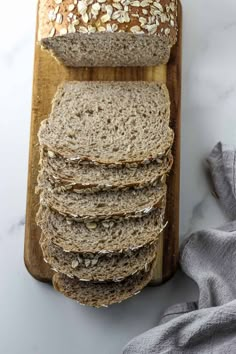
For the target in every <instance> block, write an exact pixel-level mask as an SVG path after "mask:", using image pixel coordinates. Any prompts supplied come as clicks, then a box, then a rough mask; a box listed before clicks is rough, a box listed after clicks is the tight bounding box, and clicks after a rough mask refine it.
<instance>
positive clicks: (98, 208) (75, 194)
mask: <svg viewBox="0 0 236 354" xmlns="http://www.w3.org/2000/svg"><path fill="white" fill-rule="evenodd" d="M42 179H43V182H42V183H41V185H44V188H43V190H42V192H41V194H40V204H41V205H43V206H46V207H49V208H51V209H53V210H55V211H57V212H59V213H60V214H62V215H65V216H71V217H73V218H75V219H77V220H78V221H79V220H99V219H110V218H119V217H122V216H123V217H140V216H142V215H146V214H148V213H149V212H151V211H152V210H154V209H157V208H159V207H160V205H161V203H162V201H163V199H164V198H165V197H166V191H167V187H166V184H165V183H163V184H161V185H157V186H156V185H155V186H153V185H152V186H148V187H144V188H126V189H120V190H109V191H98V192H85V191H84V190H82V191H81V190H74V189H72V190H64V189H63V190H60V191H59V192H58V191H57V190H54V189H53V186H52V185H51V184H50V181H49V179H47V176H42Z"/></svg>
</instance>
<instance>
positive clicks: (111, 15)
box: [38, 0, 177, 46]
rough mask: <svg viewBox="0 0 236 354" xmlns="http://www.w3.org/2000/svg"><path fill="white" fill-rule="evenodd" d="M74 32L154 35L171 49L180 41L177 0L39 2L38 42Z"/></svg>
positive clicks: (63, 0) (48, 0) (50, 0)
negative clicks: (74, 2)
mask: <svg viewBox="0 0 236 354" xmlns="http://www.w3.org/2000/svg"><path fill="white" fill-rule="evenodd" d="M58 3H59V1H58ZM94 4H96V5H95V6H94ZM96 7H97V9H98V8H99V10H97V11H96V10H95V9H96ZM143 10H144V11H143ZM119 14H120V16H119ZM104 16H105V17H104ZM101 31H102V32H101ZM75 32H78V33H81V34H88V33H89V35H93V34H94V33H96V32H100V33H103V32H108V33H111V32H118V33H119V32H121V33H123V32H125V33H130V34H134V35H153V36H159V37H161V38H163V39H164V40H165V41H166V44H167V45H169V46H172V45H173V44H175V42H176V39H177V0H160V1H155V0H150V1H146V0H144V1H137V0H136V1H135V0H131V1H129V0H120V1H114V2H112V1H111V0H105V1H99V0H98V2H96V1H93V0H91V1H90V0H84V1H81V0H80V1H79V6H77V5H74V6H73V3H72V1H71V0H62V1H61V3H59V4H56V2H55V0H40V1H39V30H38V40H39V41H41V40H43V39H46V38H53V37H57V36H63V35H64V36H65V35H68V34H69V35H70V34H73V33H75Z"/></svg>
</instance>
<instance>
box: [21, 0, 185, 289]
mask: <svg viewBox="0 0 236 354" xmlns="http://www.w3.org/2000/svg"><path fill="white" fill-rule="evenodd" d="M178 12H179V34H178V36H179V38H178V44H177V45H176V46H175V47H174V48H173V49H172V53H171V60H170V62H169V64H168V65H163V66H159V67H153V68H89V69H87V68H79V69H75V68H66V67H64V66H63V65H61V64H60V63H59V62H57V61H56V60H55V59H54V58H53V57H52V56H51V55H50V54H49V53H48V52H46V51H44V50H43V49H41V47H40V46H39V45H38V44H37V43H36V45H35V62H34V81H33V97H32V118H31V132H30V148H29V172H28V190H27V208H26V228H25V250H24V261H25V265H26V268H27V269H28V271H29V273H30V274H31V275H32V276H33V277H34V278H36V279H38V280H40V281H44V282H50V281H51V279H52V275H53V272H52V271H51V270H50V268H49V266H48V265H47V264H46V263H45V262H44V261H43V257H42V252H41V249H40V247H39V239H40V235H41V232H40V229H39V228H38V227H37V225H36V223H35V216H36V213H37V210H38V205H39V197H38V196H37V195H36V194H35V192H34V191H35V187H36V183H37V175H38V161H39V146H38V139H37V133H38V129H39V125H40V122H41V121H42V120H43V119H45V118H46V117H48V115H49V113H50V111H51V101H52V98H53V96H54V94H55V92H56V89H57V87H58V85H59V84H60V83H61V82H63V81H66V80H79V81H112V80H115V81H140V80H144V81H158V82H165V83H167V86H168V88H169V91H170V97H171V126H172V128H173V129H174V131H175V134H176V138H175V143H174V147H173V153H174V159H175V163H174V168H173V171H172V173H171V175H170V177H169V179H168V196H167V211H166V219H167V220H168V221H169V224H168V227H167V228H166V230H165V232H163V234H162V236H161V242H160V244H159V251H158V266H157V269H156V273H155V277H154V279H153V284H160V283H162V282H163V281H166V280H167V279H168V278H170V277H171V276H172V274H174V272H175V270H176V267H177V261H178V239H179V174H180V103H181V25H182V9H181V4H180V3H179V8H178ZM36 37H37V36H36Z"/></svg>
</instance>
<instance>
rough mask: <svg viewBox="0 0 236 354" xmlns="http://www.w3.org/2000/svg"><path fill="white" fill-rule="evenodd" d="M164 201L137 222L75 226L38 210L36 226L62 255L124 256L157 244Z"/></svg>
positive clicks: (88, 223) (112, 222) (106, 222)
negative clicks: (75, 253) (99, 254)
mask: <svg viewBox="0 0 236 354" xmlns="http://www.w3.org/2000/svg"><path fill="white" fill-rule="evenodd" d="M164 214H165V201H164V202H163V203H162V205H161V207H160V209H157V210H154V211H152V212H150V213H149V214H147V215H145V216H143V217H141V218H131V219H124V218H120V219H118V220H107V221H105V220H100V221H98V222H77V221H75V220H73V219H71V218H68V217H65V216H63V215H60V214H59V213H57V212H55V211H53V210H51V209H50V208H44V207H42V206H41V207H40V208H39V211H38V214H37V224H38V225H39V226H40V228H41V229H42V232H43V234H44V235H46V237H47V238H48V239H50V240H51V241H52V243H53V244H55V245H57V246H59V247H61V248H62V249H63V250H64V251H65V252H80V253H81V252H84V253H98V252H104V253H105V252H107V253H113V252H125V251H128V250H135V249H138V248H141V247H143V246H145V245H146V244H149V243H152V242H153V241H156V240H158V238H159V235H160V233H161V232H162V231H163V229H164V228H165V225H164Z"/></svg>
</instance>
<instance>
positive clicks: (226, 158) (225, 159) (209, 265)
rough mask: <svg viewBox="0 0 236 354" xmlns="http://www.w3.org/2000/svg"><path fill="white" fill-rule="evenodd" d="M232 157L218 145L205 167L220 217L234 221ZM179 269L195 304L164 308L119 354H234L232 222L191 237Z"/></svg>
mask: <svg viewBox="0 0 236 354" xmlns="http://www.w3.org/2000/svg"><path fill="white" fill-rule="evenodd" d="M235 161H236V152H235V149H233V148H230V147H229V146H227V145H223V144H222V143H218V144H217V145H216V146H215V148H214V149H213V150H212V152H211V154H210V156H209V158H208V162H209V167H210V171H211V175H212V179H213V183H214V186H215V190H216V193H217V195H218V196H219V199H220V201H221V203H222V206H223V207H224V209H225V212H226V213H227V214H228V216H229V217H230V218H231V219H236V198H235V189H236V188H235V187H236V179H235V178H236V167H235ZM180 265H181V268H182V270H183V271H184V272H185V273H186V274H187V275H188V276H189V277H190V278H192V279H193V280H194V281H195V282H196V283H197V285H198V287H199V299H198V302H196V303H185V304H178V305H174V306H172V307H170V308H169V309H168V310H167V311H166V312H165V314H164V316H163V318H162V320H161V322H160V324H159V326H158V327H156V328H153V329H151V330H149V331H148V332H146V333H144V334H142V335H140V336H139V337H137V338H135V339H133V340H132V341H131V342H130V343H129V344H128V345H127V346H126V347H125V348H124V351H123V354H151V353H152V354H154V353H158V354H162V353H173V354H180V353H186V354H211V353H213V354H224V353H227V354H231V353H232V354H235V353H236V221H234V222H230V223H228V224H226V225H224V226H223V227H220V228H217V229H208V230H202V231H199V232H196V233H194V234H192V235H191V236H190V237H189V238H188V239H187V240H185V241H184V244H183V245H182V247H181V251H180Z"/></svg>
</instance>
